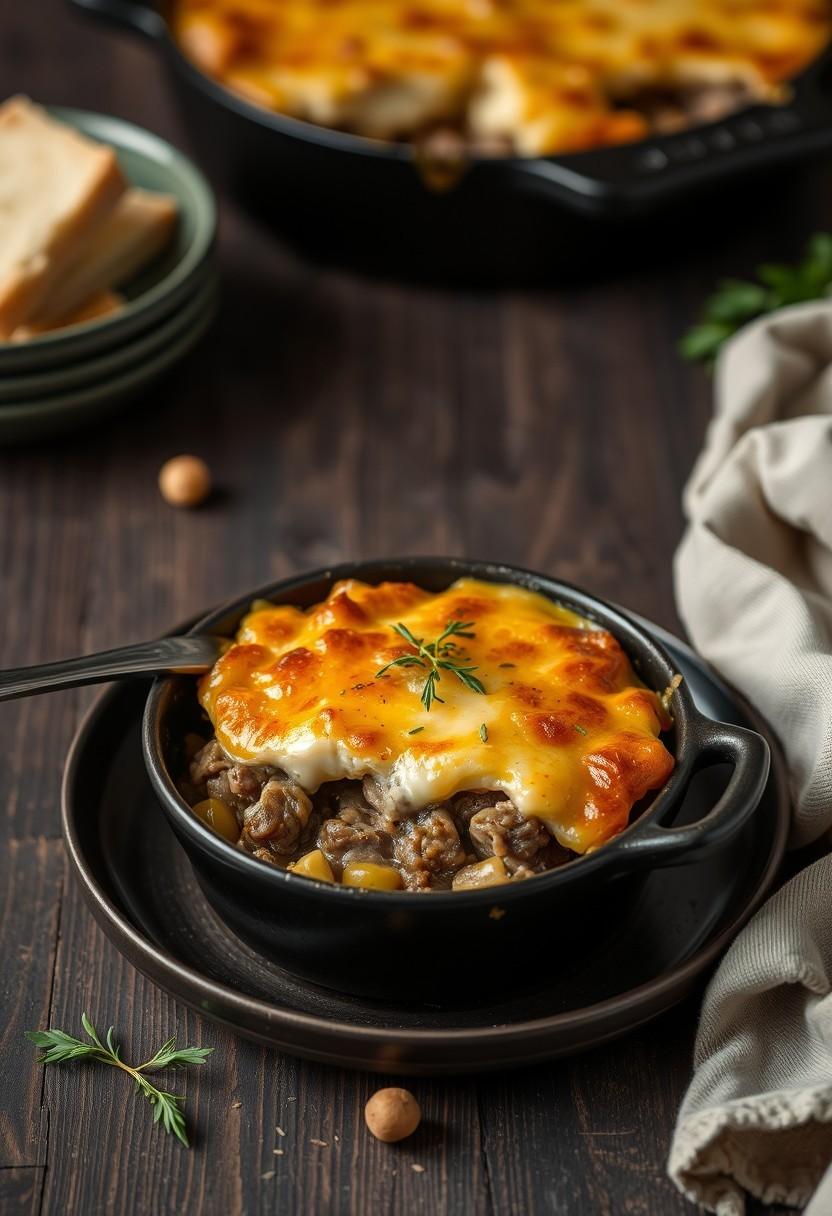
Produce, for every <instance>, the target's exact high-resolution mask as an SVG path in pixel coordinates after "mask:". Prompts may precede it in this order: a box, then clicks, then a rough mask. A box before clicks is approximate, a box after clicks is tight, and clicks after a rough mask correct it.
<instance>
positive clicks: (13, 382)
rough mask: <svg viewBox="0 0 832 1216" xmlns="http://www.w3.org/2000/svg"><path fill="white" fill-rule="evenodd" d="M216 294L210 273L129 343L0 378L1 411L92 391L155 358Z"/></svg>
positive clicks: (215, 285)
mask: <svg viewBox="0 0 832 1216" xmlns="http://www.w3.org/2000/svg"><path fill="white" fill-rule="evenodd" d="M216 294H217V274H216V272H215V271H213V270H212V271H211V274H210V275H209V276H208V278H207V279H206V280H205V281H204V282H203V280H202V279H201V278H200V280H199V283H198V285H197V290H196V291H195V293H194V294H193V295H192V296H189V297H188V298H187V299H185V300H184V301H183V303H182V305H181V307H179V308H176V309H174V311H173V312H172V313H171V314H170V315H168V316H167V317H164V318H163V319H162V320H161V321H160V322H159V324H158V325H154V326H151V328H150V329H147V330H143V331H142V332H141V333H140V334H138V335H137V336H136V337H134V338H132V339H130V340H129V341H127V342H124V343H122V344H121V345H118V346H115V347H113V348H111V349H109V350H105V351H103V352H102V353H101V354H100V355H92V356H91V357H90V358H89V359H82V360H80V362H78V363H73V364H71V365H70V366H69V367H59V368H56V369H55V370H54V371H48V372H43V373H42V374H37V373H30V374H29V375H28V376H11V377H6V376H0V412H2V411H3V410H5V409H6V408H7V407H8V406H16V405H25V404H26V403H27V402H29V401H37V400H41V399H43V398H46V397H49V396H51V395H52V394H58V395H60V396H66V395H67V394H68V393H70V392H76V391H78V390H80V389H83V388H95V387H96V386H97V385H98V384H100V383H103V382H104V381H107V380H112V379H113V378H114V377H115V376H117V375H119V374H121V373H122V372H124V371H126V370H127V369H128V368H130V367H132V366H134V364H136V363H139V362H142V361H143V360H145V359H152V358H154V357H155V355H156V354H158V353H159V352H160V351H162V350H163V349H164V348H165V347H167V346H170V344H171V343H172V342H174V341H176V339H177V338H179V337H180V336H181V335H182V334H184V333H186V332H187V331H188V330H189V329H190V328H191V327H192V326H193V325H194V324H195V323H196V321H197V318H198V317H199V316H200V315H201V314H202V312H203V311H204V308H205V304H206V302H207V301H208V300H209V299H213V298H214V297H215V296H216Z"/></svg>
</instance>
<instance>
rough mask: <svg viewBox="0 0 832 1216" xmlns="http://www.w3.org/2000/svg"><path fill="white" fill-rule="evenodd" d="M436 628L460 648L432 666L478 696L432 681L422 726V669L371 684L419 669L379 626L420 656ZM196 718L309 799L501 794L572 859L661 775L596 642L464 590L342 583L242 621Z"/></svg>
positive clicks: (650, 709)
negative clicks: (370, 786) (356, 789)
mask: <svg viewBox="0 0 832 1216" xmlns="http://www.w3.org/2000/svg"><path fill="white" fill-rule="evenodd" d="M451 621H457V622H463V623H464V624H465V630H464V632H465V633H468V634H472V635H473V636H470V637H463V636H459V635H452V637H451V639H450V640H451V641H452V642H453V643H454V648H453V649H451V650H449V651H446V652H444V653H445V654H446V657H447V658H448V659H449V660H450V661H451V662H453V663H454V664H455V665H458V666H461V667H465V668H469V669H471V673H470V674H471V675H472V676H473V678H474V680H475V681H478V682H479V683H480V684H481V685H482V687H483V688H484V690H485V691H484V692H479V691H477V690H476V688H473V689H472V688H471V687H469V686H467V685H466V684H465V683H463V682H462V680H460V679H459V677H458V676H457V675H456V674H455V672H454V671H453V670H450V669H448V668H441V669H440V679H439V682H438V683H437V684H436V686H435V691H436V694H437V699H436V700H434V701H433V704H432V705H431V707H430V709H426V708H425V707H424V704H423V702H422V700H421V699H420V696H421V693H422V691H423V688H424V684H425V679H426V677H427V675H428V674H429V671H430V666H429V664H428V665H426V666H419V665H418V664H417V663H415V662H412V661H410V662H408V665H405V666H402V665H396V666H393V667H388V669H387V671H386V672H384V674H382V675H379V674H378V673H379V672H380V671H381V669H382V668H383V667H385V666H386V665H387V664H390V663H391V662H393V661H394V660H396V659H401V658H405V657H408V656H409V657H410V659H411V660H412V659H415V658H418V657H419V655H418V652H417V651H416V649H415V648H414V646H413V645H412V644H411V643H410V642H408V641H407V640H406V639H405V638H404V637H403V636H401V634H400V633H398V632H397V631H396V630H395V629H394V626H396V625H397V624H402V625H404V626H405V627H406V629H407V630H409V631H410V633H411V634H412V635H413V636H414V637H415V638H416V639H421V640H422V641H423V642H424V643H430V642H434V641H435V640H436V639H437V638H439V636H440V635H441V634H442V633H443V630H445V629H446V627H447V625H448V623H449V622H451ZM423 662H425V660H424V659H423ZM439 698H441V700H440V699H439ZM200 700H201V703H202V705H203V707H204V708H205V710H206V712H207V713H208V715H209V717H210V719H211V721H212V723H213V725H214V728H215V730H216V734H217V738H218V739H219V741H220V743H221V744H222V746H223V747H224V748H225V750H226V751H227V752H228V753H229V754H230V755H231V756H232V757H234V759H235V760H237V761H240V762H243V763H266V764H272V765H275V766H276V767H278V768H281V769H284V770H285V771H286V772H287V773H288V774H289V775H290V776H292V777H293V778H294V779H295V780H296V781H298V782H299V784H300V785H301V786H303V788H304V789H305V790H307V791H308V792H310V793H312V792H314V791H315V790H316V789H317V788H318V787H319V786H320V785H321V784H323V783H324V782H326V781H336V780H341V779H355V778H359V777H363V776H365V775H368V774H369V775H372V776H373V777H375V778H376V779H377V780H378V781H379V782H380V783H382V784H383V785H384V786H385V787H386V788H387V789H388V790H389V791H390V792H391V794H392V795H393V796H394V797H395V798H396V800H397V801H398V803H399V804H400V806H401V807H402V808H403V809H404V810H414V809H418V808H421V807H424V806H427V805H429V804H431V803H436V802H442V801H444V800H445V799H447V798H449V797H451V796H452V795H453V794H456V793H459V792H460V791H463V790H472V789H482V790H502V791H503V792H504V793H506V794H507V795H508V796H509V797H510V798H511V799H512V801H513V802H514V804H515V806H516V807H517V808H518V809H519V810H520V811H521V812H522V813H523V814H525V815H533V816H537V817H538V818H540V819H541V820H542V821H543V822H544V823H545V824H546V826H547V827H548V829H549V830H550V832H551V833H552V834H553V835H554V836H555V838H556V839H557V840H558V841H559V842H560V843H561V844H562V845H564V846H566V847H567V848H570V849H572V850H574V851H575V852H578V853H584V852H586V851H587V849H589V848H592V847H595V846H597V845H599V844H602V843H603V842H604V841H606V840H608V839H610V838H611V837H612V836H615V835H616V834H617V833H618V832H620V831H621V830H622V829H623V828H624V827H626V825H627V822H628V819H629V815H630V811H631V810H632V807H633V805H634V804H635V803H636V802H637V801H638V800H639V799H640V798H642V797H643V796H644V795H645V794H646V793H647V792H648V791H649V790H653V789H657V788H658V787H660V786H661V785H663V784H664V782H665V781H666V779H667V777H668V776H669V774H670V772H671V770H672V768H673V758H672V756H671V755H670V753H669V752H668V750H667V749H666V748H665V746H664V744H663V742H662V741H661V739H660V738H659V734H660V733H661V731H662V730H663V729H666V728H667V727H668V726H669V725H670V723H669V719H668V717H667V714H666V711H665V710H664V708H663V706H662V702H661V700H660V698H659V696H658V695H657V693H655V692H654V691H652V690H649V689H647V688H645V687H644V686H643V685H642V684H641V683H640V681H639V680H638V679H637V677H636V676H635V673H634V672H633V669H632V667H631V665H630V663H629V661H628V659H627V656H626V655H625V653H624V651H623V650H622V648H621V646H620V644H619V643H618V642H617V641H616V639H615V638H614V637H613V636H612V635H611V634H610V633H608V632H607V631H605V630H603V629H599V628H597V627H595V626H593V625H592V624H591V623H590V622H588V621H585V620H583V619H581V618H580V617H578V616H576V615H575V614H574V613H573V612H571V611H569V610H568V609H566V608H564V607H561V606H560V605H558V604H555V603H554V602H552V601H551V600H549V599H547V598H545V597H544V596H542V595H538V594H537V593H535V592H532V591H528V590H526V589H524V588H521V587H518V586H514V585H506V584H497V583H486V582H480V581H477V580H473V579H460V580H459V581H457V582H456V583H454V584H453V585H452V586H451V587H449V588H448V589H447V590H446V591H443V592H441V593H439V594H433V593H430V592H427V591H424V590H422V589H420V588H419V587H417V586H415V585H414V584H412V583H381V584H379V585H378V586H371V585H369V584H367V583H363V582H360V581H358V580H353V579H351V580H347V581H344V582H340V583H338V584H336V585H335V586H334V587H333V589H332V592H331V594H330V595H329V597H328V598H327V599H326V600H325V601H324V602H323V603H321V604H319V605H317V606H316V607H314V608H311V609H309V610H307V611H302V610H300V609H297V608H294V607H291V606H288V605H271V604H265V603H258V604H256V605H253V607H252V611H251V612H250V613H249V614H248V615H247V616H246V617H245V618H244V619H243V621H242V623H241V625H240V628H239V631H238V633H237V637H236V640H235V642H234V643H233V644H232V645H231V646H230V647H229V649H228V650H227V651H226V653H225V654H224V655H223V656H222V657H221V658H220V659H219V661H218V662H217V663H216V665H215V667H214V668H213V670H212V671H211V672H209V673H208V674H207V675H206V676H204V677H203V679H202V680H201V682H200Z"/></svg>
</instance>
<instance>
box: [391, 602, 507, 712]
mask: <svg viewBox="0 0 832 1216" xmlns="http://www.w3.org/2000/svg"><path fill="white" fill-rule="evenodd" d="M473 624H474V622H473V621H448V622H447V624H446V625H445V628H444V629H443V630H442V632H441V633H440V635H439V637H438V638H436V640H435V641H433V642H426V641H425V639H424V638H417V637H414V636H413V634H412V633H411V632H410V630H409V629H408V627H407V625H403V624H402V622H401V621H399V622H398V624H396V625H394V626H393V628H394V629H395V631H396V633H397V634H398V635H399V636H400V637H402V638H404V640H405V641H406V642H407V643H408V644H409V645H410V646H412V647H413V650H414V651H415V653H411V654H402V655H399V657H398V658H397V659H393V660H392V662H390V663H385V665H384V667H381V668H380V669H379V670H378V671H377V672H376V679H378V678H379V676H383V675H384V674H385V672H387V671H389V670H390V668H391V667H422V668H423V669H424V670H426V671H427V673H428V674H427V676H426V677H425V682H424V684H423V686H422V694H421V697H420V700H421V702H422V704H423V705H424V707H425V709H427V710H429V709H430V707H431V705H433V703H434V701H438V702H439V704H440V705H444V704H445V702H444V701H443V699H442V697H440V696H439V694H438V693H437V691H436V685H437V684H438V683H439V682H440V680H441V679H442V672H443V671H448V672H451V674H452V675H455V676H456V678H457V679H458V680H460V681H461V682H462V683H463V684H464V685H465V687H466V688H470V690H471V692H478V693H483V694H484V693H485V688H484V686H483V684H482V683H481V681H480V680H478V679H477V677H476V676H475V675H474V674H473V673H474V672H475V671H476V670H477V668H476V665H469V666H467V667H466V666H465V665H464V661H463V662H460V661H459V660H460V658H461V657H462V656H461V654H460V653H459V646H458V644H457V643H456V642H455V641H453V638H473V637H476V634H475V633H473V632H472V631H471V626H472V625H473Z"/></svg>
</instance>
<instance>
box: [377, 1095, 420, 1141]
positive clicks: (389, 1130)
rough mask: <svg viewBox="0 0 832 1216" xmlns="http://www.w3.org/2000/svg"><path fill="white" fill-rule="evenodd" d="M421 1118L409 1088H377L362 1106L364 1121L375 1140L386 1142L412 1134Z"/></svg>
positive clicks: (402, 1138) (417, 1104) (417, 1105)
mask: <svg viewBox="0 0 832 1216" xmlns="http://www.w3.org/2000/svg"><path fill="white" fill-rule="evenodd" d="M421 1118H422V1112H421V1110H420V1109H419V1103H418V1102H417V1101H416V1099H415V1098H414V1097H413V1094H412V1093H411V1092H410V1090H409V1089H398V1088H395V1087H391V1088H390V1089H378V1090H376V1092H375V1093H374V1094H373V1096H372V1097H371V1098H370V1100H369V1102H368V1103H367V1105H366V1106H365V1107H364V1122H365V1123H366V1124H367V1127H368V1128H369V1129H370V1131H371V1132H372V1133H373V1135H374V1136H375V1138H376V1140H383V1141H384V1142H385V1143H386V1144H393V1143H395V1141H396V1140H404V1138H405V1137H406V1136H412V1135H413V1133H414V1132H415V1131H416V1128H417V1127H418V1126H419V1122H420V1120H421Z"/></svg>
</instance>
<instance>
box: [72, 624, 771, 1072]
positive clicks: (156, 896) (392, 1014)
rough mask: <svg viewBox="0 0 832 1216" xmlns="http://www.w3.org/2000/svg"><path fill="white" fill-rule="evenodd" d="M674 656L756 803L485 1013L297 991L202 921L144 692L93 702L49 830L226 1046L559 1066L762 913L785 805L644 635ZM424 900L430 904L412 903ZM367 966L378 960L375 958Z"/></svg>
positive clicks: (697, 969)
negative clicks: (700, 856) (57, 819)
mask: <svg viewBox="0 0 832 1216" xmlns="http://www.w3.org/2000/svg"><path fill="white" fill-rule="evenodd" d="M650 628H652V629H653V632H654V633H655V634H656V635H657V637H658V638H659V639H660V641H662V642H663V643H664V645H665V646H666V647H667V648H668V650H669V651H670V652H671V654H672V656H673V657H674V659H675V660H676V662H677V663H678V666H679V670H680V671H681V672H682V673H683V675H684V677H685V679H686V680H687V681H688V682H689V686H690V688H691V691H692V693H693V696H694V699H695V701H696V703H697V705H698V707H699V708H700V709H701V710H702V711H703V712H704V713H706V714H708V715H709V716H710V717H713V718H717V719H724V720H725V721H729V722H734V723H736V724H737V725H740V726H750V727H751V728H752V729H754V730H758V731H760V732H761V733H763V734H764V735H765V736H766V738H767V739H768V740H769V742H770V744H771V748H772V769H771V776H770V778H769V782H768V785H767V787H766V791H765V794H764V796H763V799H762V801H761V803H760V805H759V807H758V808H757V811H756V812H755V814H754V816H753V817H752V819H751V821H750V822H749V824H748V825H747V826H746V827H745V828H744V829H743V830H742V831H741V832H740V833H739V835H738V836H737V837H735V839H734V840H733V841H732V842H731V843H730V844H729V845H727V846H726V847H725V848H724V849H723V851H722V852H721V853H718V854H717V855H716V856H714V855H709V857H708V859H707V860H706V861H702V862H698V863H691V864H690V865H687V866H680V867H678V868H675V869H673V870H663V871H657V872H655V873H654V874H652V875H651V876H650V877H649V878H648V880H647V882H646V883H645V884H644V887H643V889H642V891H641V893H640V895H639V897H638V902H637V903H636V904H635V905H634V906H633V908H632V910H631V913H630V915H629V917H628V918H627V919H626V920H625V921H624V922H622V923H619V922H618V920H617V919H616V917H615V914H614V909H611V915H610V920H609V932H608V933H607V934H606V935H605V937H604V940H603V941H600V942H599V943H598V945H597V947H596V948H595V949H593V950H592V951H591V952H590V953H583V954H581V955H579V956H574V955H573V954H571V953H570V948H569V934H568V930H565V929H564V927H563V926H560V925H553V926H552V932H551V954H550V955H549V956H548V957H547V958H545V959H543V960H542V964H543V967H544V970H547V971H548V972H549V974H550V976H551V978H550V979H548V980H544V981H542V982H541V983H540V985H539V986H538V987H537V988H536V989H534V990H533V991H531V992H529V991H528V990H526V991H524V992H523V993H522V994H517V995H512V982H511V974H510V968H509V971H508V974H504V975H503V977H502V978H501V979H500V982H499V984H498V989H499V991H500V993H501V994H504V995H501V997H500V999H497V1000H495V1001H494V1002H491V1003H488V1004H485V1003H483V1002H477V1003H475V1004H474V1003H472V1004H470V1005H467V1006H466V1005H460V1006H458V1007H454V1008H448V1007H445V1008H443V1009H441V1010H440V1009H436V1008H432V1007H430V1006H413V1005H410V1006H392V1005H387V1004H384V1003H381V1002H373V1001H367V1000H360V999H358V998H356V997H347V996H342V995H339V994H338V993H335V992H331V991H329V990H326V989H323V988H318V987H315V986H314V985H312V984H308V983H303V982H301V981H299V980H297V979H295V978H293V977H292V976H290V975H289V974H288V973H287V972H285V971H283V970H281V969H280V968H279V967H277V966H275V965H273V964H271V963H268V962H266V961H265V960H263V959H262V958H261V957H260V956H259V955H257V954H255V953H254V951H252V950H250V949H249V948H248V947H246V946H244V945H243V944H242V943H241V942H240V941H239V940H238V939H237V938H236V937H234V936H233V934H232V933H231V932H230V931H229V930H228V929H226V928H225V926H224V925H223V924H222V923H221V922H220V921H219V920H218V919H217V918H216V916H215V915H214V913H213V912H212V911H211V910H210V908H209V907H208V905H207V903H206V901H205V899H204V897H203V895H202V893H201V891H200V889H199V887H198V885H197V883H196V881H195V879H194V876H193V873H192V871H191V868H190V865H189V863H188V860H187V858H186V856H185V854H184V852H183V851H182V849H181V848H180V847H179V845H178V844H177V842H176V839H175V837H174V836H173V833H172V832H171V829H170V828H169V827H168V825H167V822H166V820H165V818H164V815H163V814H162V811H161V809H160V807H159V806H158V804H157V802H156V800H155V798H154V795H153V793H152V791H151V789H150V785H149V783H148V780H147V777H146V775H145V770H144V765H143V762H142V753H141V738H140V728H141V715H142V709H143V705H144V699H145V696H146V693H147V686H146V685H145V684H140V685H135V684H133V685H126V686H120V687H116V688H113V689H111V690H109V691H108V692H106V693H105V694H104V695H103V696H102V697H101V698H100V700H98V701H97V702H96V704H95V705H94V706H93V708H92V710H91V711H90V714H89V715H88V717H87V718H86V720H85V722H84V724H83V725H82V727H81V730H80V731H79V734H78V736H77V738H76V740H75V743H74V745H73V747H72V750H71V752H70V755H69V759H68V761H67V766H66V771H65V774H64V789H63V830H64V837H65V840H66V843H67V848H68V850H69V855H70V859H71V861H72V865H73V868H74V869H75V871H76V873H77V875H78V878H79V879H80V882H81V886H82V888H83V891H84V894H85V896H86V898H87V901H88V902H89V905H90V907H91V909H92V912H93V914H94V916H95V917H96V919H97V921H98V923H99V924H100V925H101V927H102V928H103V930H104V932H105V933H106V934H107V936H108V937H109V938H110V939H111V940H112V941H113V942H114V943H115V945H116V946H117V947H118V949H119V950H120V951H121V952H122V953H123V954H124V955H125V956H126V957H127V958H128V959H129V960H130V961H131V962H132V963H133V964H134V965H135V966H136V967H138V969H139V970H140V971H142V972H144V973H145V974H146V975H148V976H149V977H150V978H151V979H152V980H154V981H155V982H156V983H158V984H159V985H160V986H161V987H162V988H164V989H165V990H166V991H168V992H170V993H172V994H173V995H174V996H176V997H178V998H179V999H180V1000H182V1001H184V1002H185V1003H186V1004H188V1005H191V1006H192V1007H193V1008H195V1009H198V1010H199V1011H200V1012H202V1013H203V1014H205V1015H206V1016H207V1017H209V1018H212V1019H213V1020H214V1021H217V1022H221V1023H223V1024H225V1025H227V1026H229V1027H231V1028H232V1029H233V1030H236V1031H238V1032H239V1033H240V1034H244V1035H247V1036H249V1037H252V1038H255V1039H258V1040H260V1041H262V1042H265V1043H267V1044H269V1045H270V1046H272V1047H275V1048H278V1049H279V1050H282V1051H287V1052H290V1053H293V1054H295V1055H301V1056H306V1057H309V1058H311V1059H316V1060H323V1061H326V1062H328V1063H333V1064H339V1065H343V1066H347V1067H352V1068H367V1069H374V1070H378V1071H391V1070H394V1071H397V1072H401V1073H414V1074H415V1073H440V1072H446V1073H450V1072H463V1071H475V1070H484V1069H494V1068H500V1067H505V1066H507V1065H518V1064H525V1063H531V1062H532V1061H535V1060H542V1059H546V1058H550V1057H553V1056H559V1055H567V1054H569V1053H572V1052H575V1051H578V1050H580V1049H582V1048H585V1047H589V1046H592V1045H594V1044H597V1043H601V1042H604V1041H605V1040H607V1039H611V1038H614V1037H616V1036H617V1035H621V1034H624V1033H625V1032H626V1031H628V1030H631V1029H632V1028H633V1027H635V1026H638V1025H640V1024H642V1023H644V1022H646V1021H648V1020H649V1019H651V1018H654V1017H656V1016H657V1015H658V1014H659V1013H662V1012H663V1011H664V1010H666V1009H669V1008H670V1007H671V1006H672V1005H674V1004H676V1003H677V1002H678V1001H680V1000H681V999H682V998H683V997H684V996H685V995H686V994H687V993H688V992H689V991H690V989H691V988H692V987H693V986H694V984H695V983H696V981H697V979H699V977H700V976H702V975H703V973H705V972H707V970H708V968H709V967H711V966H712V964H713V963H714V961H715V960H716V959H717V958H718V957H719V955H720V953H721V952H722V951H723V950H724V949H725V947H726V946H727V945H728V943H729V942H730V941H731V939H732V938H733V937H734V935H735V934H736V933H737V931H738V930H739V928H740V927H741V926H742V925H743V924H744V923H745V921H746V920H747V919H748V917H749V916H750V915H751V913H752V912H753V911H754V909H755V908H756V907H757V906H758V905H759V903H760V901H761V900H762V898H763V896H764V895H765V893H766V891H767V890H768V889H769V887H770V885H771V883H772V881H773V880H774V877H775V875H776V873H777V869H778V867H779V864H780V861H781V860H782V856H783V850H784V847H785V839H786V832H787V827H788V796H787V791H786V785H785V772H784V766H783V761H782V757H781V755H780V751H779V748H778V746H777V744H776V741H775V740H774V739H773V738H772V736H771V732H770V730H768V728H767V727H766V726H765V724H764V723H762V722H761V721H760V719H759V718H758V716H757V715H756V714H755V713H754V712H753V711H752V710H751V709H750V708H749V707H748V706H746V705H745V704H744V703H742V702H741V701H740V700H739V698H737V697H736V696H735V695H734V694H732V693H731V692H730V691H729V690H728V689H727V688H726V687H725V686H724V685H723V684H721V683H720V682H719V681H718V680H717V678H716V677H715V676H714V675H713V674H712V673H711V672H710V671H709V670H708V669H707V667H706V666H705V664H704V663H703V662H702V661H701V660H700V659H698V658H697V657H696V656H695V655H694V654H693V653H692V652H691V651H690V650H689V649H688V648H687V647H686V646H684V645H683V643H681V642H679V641H678V640H677V639H675V638H673V637H671V636H670V635H668V634H665V633H664V632H663V631H661V630H659V629H656V628H655V627H652V626H651V627H650ZM725 777H726V773H725V770H724V769H720V768H711V769H708V770H706V771H704V772H702V773H700V774H699V775H698V776H697V777H696V778H695V780H694V783H693V785H692V786H691V789H690V790H689V792H688V794H687V796H686V798H685V802H684V804H683V806H682V809H681V811H680V815H679V817H678V819H677V820H675V822H677V823H680V822H686V821H691V822H692V821H695V820H696V819H699V818H701V817H702V816H703V815H704V814H705V813H706V812H707V810H708V809H710V807H711V806H712V805H713V804H714V802H715V800H716V798H717V796H718V794H719V792H720V790H721V788H722V786H723V785H724V782H725ZM424 898H430V896H425V897H424ZM379 966H381V967H383V966H384V960H383V959H379Z"/></svg>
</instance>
